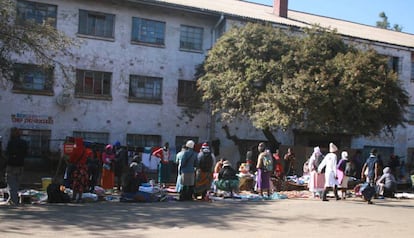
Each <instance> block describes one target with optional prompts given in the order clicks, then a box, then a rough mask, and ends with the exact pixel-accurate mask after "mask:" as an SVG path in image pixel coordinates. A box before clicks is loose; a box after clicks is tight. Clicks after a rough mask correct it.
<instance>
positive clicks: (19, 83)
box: [12, 63, 54, 96]
mask: <svg viewBox="0 0 414 238" xmlns="http://www.w3.org/2000/svg"><path fill="white" fill-rule="evenodd" d="M29 74H32V76H28V75H29ZM37 74H40V75H42V76H43V78H42V77H36V76H35V75H37ZM53 74H54V68H53V67H51V66H49V67H47V66H45V67H44V66H40V65H35V64H26V63H15V64H14V65H13V89H12V90H13V92H14V93H24V94H38V95H49V96H53V84H54V78H53ZM30 80H31V82H29V81H30ZM40 80H43V83H40V82H39V81H40ZM36 81H37V83H36ZM25 85H31V87H25ZM39 85H40V86H42V85H43V89H41V88H39Z"/></svg>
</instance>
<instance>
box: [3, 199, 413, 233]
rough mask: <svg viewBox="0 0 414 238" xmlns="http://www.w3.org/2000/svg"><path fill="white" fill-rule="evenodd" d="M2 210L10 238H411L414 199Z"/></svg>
mask: <svg viewBox="0 0 414 238" xmlns="http://www.w3.org/2000/svg"><path fill="white" fill-rule="evenodd" d="M374 202H375V204H373V205H368V204H366V203H365V202H362V200H361V199H358V198H355V199H347V200H341V201H334V200H333V199H332V200H331V201H329V202H321V201H320V200H317V199H283V200H276V201H255V202H253V201H238V202H235V201H227V202H223V201H216V202H201V201H197V202H195V201H194V202H159V203H119V202H108V201H105V202H96V203H83V204H46V205H25V206H23V207H17V208H12V207H8V206H0V234H1V237H2V238H9V237H123V238H125V237H140V238H150V237H168V238H170V237H171V238H174V237H180V238H182V237H196V238H203V237H238V238H243V237H251V238H256V237H290V238H294V237H301V236H303V237H318V238H324V237H336V238H337V237H364V238H367V237H368V238H369V237H376V238H378V237H393V238H397V237H413V233H414V227H413V225H412V224H413V221H414V199H385V200H374Z"/></svg>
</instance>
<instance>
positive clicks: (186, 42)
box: [180, 25, 204, 53]
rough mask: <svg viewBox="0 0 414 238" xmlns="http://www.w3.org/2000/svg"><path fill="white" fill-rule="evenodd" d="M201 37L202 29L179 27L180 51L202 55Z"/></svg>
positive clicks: (202, 35) (202, 34) (186, 26)
mask: <svg viewBox="0 0 414 238" xmlns="http://www.w3.org/2000/svg"><path fill="white" fill-rule="evenodd" d="M197 31H199V32H197ZM203 37H204V28H202V27H197V26H189V25H180V50H183V51H192V52H199V53H202V52H203Z"/></svg>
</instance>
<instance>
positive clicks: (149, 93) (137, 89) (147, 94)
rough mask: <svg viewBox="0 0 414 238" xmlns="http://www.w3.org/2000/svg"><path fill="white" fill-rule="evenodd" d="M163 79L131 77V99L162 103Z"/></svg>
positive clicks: (140, 76)
mask: <svg viewBox="0 0 414 238" xmlns="http://www.w3.org/2000/svg"><path fill="white" fill-rule="evenodd" d="M161 89H162V78H157V77H149V76H142V75H130V77H129V97H130V99H138V100H141V101H146V102H157V103H159V102H161V100H162V98H161V93H162V92H161V91H162V90H161Z"/></svg>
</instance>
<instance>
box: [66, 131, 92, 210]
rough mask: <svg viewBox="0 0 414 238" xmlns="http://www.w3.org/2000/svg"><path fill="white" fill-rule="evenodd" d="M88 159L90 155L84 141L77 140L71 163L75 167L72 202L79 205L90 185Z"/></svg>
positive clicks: (70, 158) (71, 155)
mask: <svg viewBox="0 0 414 238" xmlns="http://www.w3.org/2000/svg"><path fill="white" fill-rule="evenodd" d="M87 158H88V153H87V150H86V148H85V146H84V144H83V139H82V138H75V146H74V148H73V152H72V153H71V154H70V157H69V163H71V164H72V165H73V167H74V170H73V171H72V190H73V196H72V200H73V201H74V202H77V203H79V202H81V201H82V194H83V192H84V191H85V189H87V187H88V185H89V175H88V167H87V165H86V161H87Z"/></svg>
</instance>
